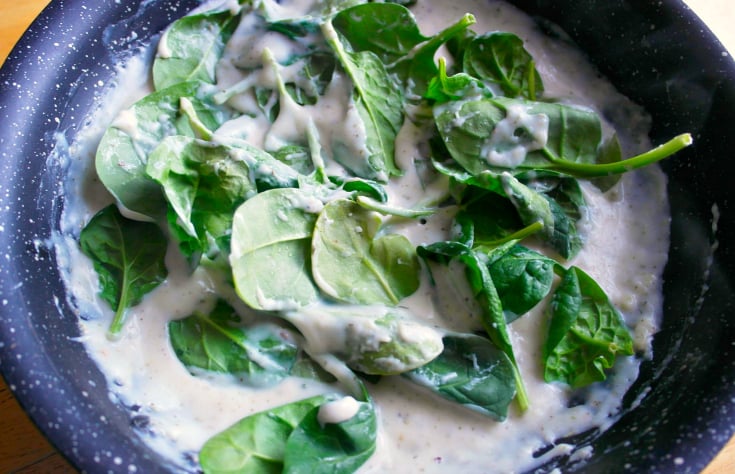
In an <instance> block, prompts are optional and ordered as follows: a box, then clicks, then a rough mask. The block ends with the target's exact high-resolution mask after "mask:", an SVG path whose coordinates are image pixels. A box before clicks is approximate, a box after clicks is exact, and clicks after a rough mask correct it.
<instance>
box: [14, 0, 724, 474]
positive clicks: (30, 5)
mask: <svg viewBox="0 0 735 474" xmlns="http://www.w3.org/2000/svg"><path fill="white" fill-rule="evenodd" d="M732 1H733V0H689V1H688V3H689V4H691V5H692V6H693V7H694V8H695V9H697V11H700V12H701V13H700V14H702V15H703V17H704V18H705V19H706V20H707V21H708V22H710V21H711V23H710V24H711V25H712V26H713V28H714V27H715V26H718V25H722V26H724V27H725V28H724V29H723V30H722V31H723V32H724V33H723V34H726V35H730V36H729V37H728V38H723V39H728V40H729V39H730V38H732V39H735V38H733V36H735V35H733V34H731V33H730V32H728V29H729V28H731V25H732V24H735V7H734V6H733V4H732V3H731V2H732ZM48 3H49V0H23V1H21V2H19V1H18V0H0V64H2V62H4V61H5V58H6V57H7V55H8V53H9V52H10V50H11V49H12V46H13V45H14V44H15V42H16V41H17V40H18V38H19V37H20V36H21V35H22V34H23V31H25V29H26V28H27V27H28V25H29V24H30V23H31V21H33V19H34V18H35V17H36V16H37V15H38V13H39V12H40V11H41V10H42V9H43V8H44V7H45V6H46V5H47V4H48ZM700 7H701V8H702V10H699V8H700ZM705 14H710V15H712V16H705ZM710 19H711V20H710ZM715 31H718V30H717V29H715ZM728 44H730V43H728ZM732 44H735V43H732ZM731 50H732V51H735V49H731ZM10 472H12V473H34V472H43V473H46V472H51V473H74V472H76V471H75V469H74V468H73V467H71V466H70V465H69V463H68V462H67V461H66V460H65V459H64V458H63V457H62V456H61V455H60V454H59V453H58V451H56V449H54V448H53V447H52V446H51V445H50V444H49V443H48V441H46V439H45V438H44V436H43V435H42V434H41V433H40V432H39V431H38V429H37V428H36V426H35V425H34V424H33V423H32V422H31V421H30V420H29V419H28V417H27V416H26V414H25V413H24V412H23V410H22V409H21V407H20V405H18V403H17V402H16V401H15V399H14V398H13V395H12V393H11V392H10V390H9V389H8V387H7V385H6V384H5V381H4V380H2V378H1V377H0V473H10ZM732 473H735V437H734V438H733V439H732V440H730V442H729V443H728V444H727V445H726V446H725V448H724V449H723V450H722V452H721V453H720V454H719V455H718V456H717V458H715V459H714V461H712V463H711V464H710V465H709V466H708V467H707V468H706V469H705V470H704V471H702V474H732Z"/></svg>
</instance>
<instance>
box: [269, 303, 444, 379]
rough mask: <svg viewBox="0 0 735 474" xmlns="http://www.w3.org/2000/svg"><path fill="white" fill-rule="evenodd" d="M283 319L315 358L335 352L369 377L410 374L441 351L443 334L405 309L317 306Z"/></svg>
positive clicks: (297, 311)
mask: <svg viewBox="0 0 735 474" xmlns="http://www.w3.org/2000/svg"><path fill="white" fill-rule="evenodd" d="M283 317H284V318H285V319H286V320H288V321H289V322H290V323H291V324H293V325H294V326H296V328H297V329H298V330H299V331H300V332H301V334H302V335H303V336H304V338H305V339H306V341H307V348H308V350H309V353H310V354H312V355H314V354H334V355H336V356H337V357H338V358H339V359H340V360H342V361H344V363H346V364H347V365H348V366H349V367H351V368H352V369H354V370H358V371H360V372H362V373H364V374H371V375H395V374H399V373H402V372H406V371H408V370H411V369H415V368H416V367H419V366H421V365H423V364H426V363H427V362H429V361H430V360H432V359H433V358H434V357H436V356H437V355H439V353H441V351H442V339H441V334H440V332H439V331H436V330H434V329H433V328H431V327H428V326H426V325H424V324H423V323H421V322H419V321H418V320H417V318H416V317H415V316H414V315H412V314H411V313H410V312H408V311H407V310H405V309H401V308H400V307H387V306H383V305H312V306H310V307H307V308H301V309H299V310H296V311H290V312H287V313H285V314H284V316H283ZM407 335H409V336H407Z"/></svg>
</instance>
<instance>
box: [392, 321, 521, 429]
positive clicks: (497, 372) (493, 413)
mask: <svg viewBox="0 0 735 474" xmlns="http://www.w3.org/2000/svg"><path fill="white" fill-rule="evenodd" d="M443 342H444V350H443V351H442V353H441V354H440V355H439V356H438V357H437V358H436V359H434V360H432V361H431V362H429V363H428V364H426V365H424V366H422V367H419V368H417V369H414V370H412V371H410V372H407V373H406V374H405V376H406V377H407V378H408V379H409V380H411V381H413V382H415V383H417V384H419V385H422V386H425V387H427V388H429V389H430V390H432V391H433V392H435V393H436V394H438V395H439V396H441V397H444V398H446V399H448V400H451V401H453V402H456V403H459V404H461V405H464V406H466V407H468V408H470V409H472V410H476V411H479V412H480V413H483V414H485V415H488V416H490V417H492V418H493V419H495V420H498V421H503V420H505V418H506V417H507V415H508V406H509V405H510V403H511V402H512V401H513V398H514V397H515V395H516V386H515V379H514V376H513V365H512V363H511V361H510V359H508V356H507V355H506V354H505V353H504V352H502V351H500V350H498V348H497V347H495V345H494V344H493V343H492V342H490V341H489V340H488V339H486V338H484V337H480V336H475V335H472V334H452V335H447V336H445V337H444V339H443Z"/></svg>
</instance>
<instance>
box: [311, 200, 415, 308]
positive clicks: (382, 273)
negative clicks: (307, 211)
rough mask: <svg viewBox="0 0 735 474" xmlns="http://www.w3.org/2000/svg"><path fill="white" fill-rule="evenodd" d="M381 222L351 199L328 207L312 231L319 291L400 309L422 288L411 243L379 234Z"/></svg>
mask: <svg viewBox="0 0 735 474" xmlns="http://www.w3.org/2000/svg"><path fill="white" fill-rule="evenodd" d="M379 225H380V218H379V217H377V215H375V214H374V213H372V212H370V211H368V210H366V209H363V208H362V207H360V206H359V205H358V204H356V203H355V202H353V201H349V200H346V199H338V200H335V201H332V202H330V203H328V204H327V205H325V206H324V210H323V211H322V212H321V214H320V215H319V218H318V219H317V221H316V225H315V229H314V238H313V242H312V255H311V260H312V272H313V275H314V280H315V281H316V283H317V285H319V288H320V289H321V290H322V291H323V292H324V293H326V294H327V295H329V296H331V297H332V298H335V299H337V300H338V301H342V302H345V303H362V304H371V303H381V304H388V305H396V304H398V302H399V301H400V300H401V299H403V298H405V297H406V296H409V295H411V294H412V293H413V292H414V291H416V290H417V289H418V287H419V270H420V267H419V262H418V258H417V257H416V253H415V250H414V247H413V245H412V244H411V243H410V241H409V240H408V239H407V238H406V237H404V236H402V235H399V234H386V235H381V236H378V235H376V233H377V228H378V226H379Z"/></svg>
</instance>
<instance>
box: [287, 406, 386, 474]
mask: <svg viewBox="0 0 735 474" xmlns="http://www.w3.org/2000/svg"><path fill="white" fill-rule="evenodd" d="M347 400H352V399H351V398H350V399H347ZM343 402H344V399H343V400H340V401H333V402H325V403H324V404H322V405H321V406H320V407H317V408H312V409H311V411H309V412H308V413H307V414H306V416H304V418H302V420H301V422H300V423H299V424H298V426H296V428H295V429H294V430H293V432H292V433H291V435H290V436H289V437H288V441H287V442H286V455H285V458H284V469H283V472H284V473H288V474H348V473H352V472H355V471H357V469H358V468H359V467H360V466H362V465H363V464H364V463H365V461H367V460H368V458H370V456H372V454H373V453H374V452H375V445H376V440H377V425H378V422H377V415H376V413H375V407H374V406H373V404H372V402H370V401H368V402H358V401H353V403H355V404H357V407H356V408H357V412H356V413H355V414H354V415H352V416H351V417H350V418H348V419H347V420H344V421H340V422H338V423H323V422H322V421H321V420H320V416H319V415H320V410H324V409H325V405H326V404H329V403H343Z"/></svg>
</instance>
